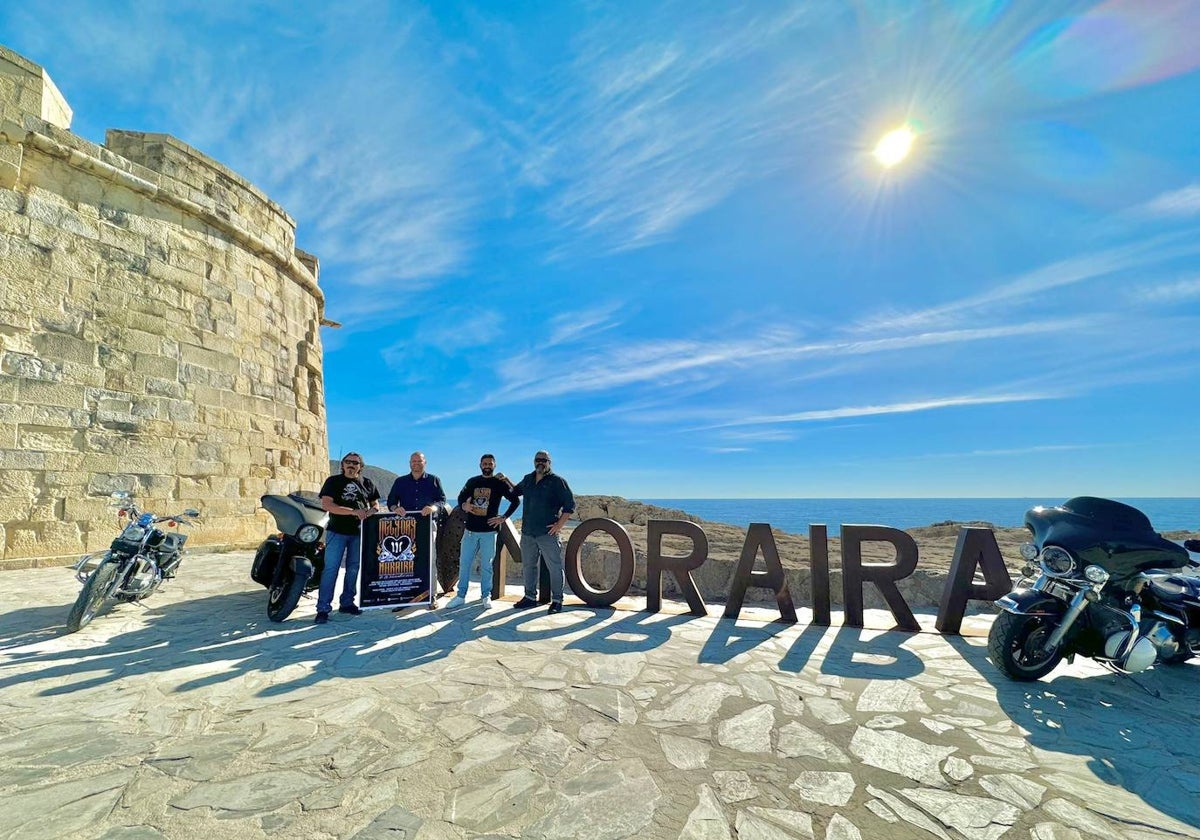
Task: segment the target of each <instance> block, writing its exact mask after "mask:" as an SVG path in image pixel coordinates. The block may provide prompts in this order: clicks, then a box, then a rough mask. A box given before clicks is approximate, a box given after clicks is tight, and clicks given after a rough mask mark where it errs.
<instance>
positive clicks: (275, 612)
mask: <svg viewBox="0 0 1200 840" xmlns="http://www.w3.org/2000/svg"><path fill="white" fill-rule="evenodd" d="M260 503H261V504H262V506H263V507H264V508H265V509H266V510H267V512H268V513H270V514H271V516H273V517H275V525H276V527H277V528H279V533H278V534H272V535H271V536H269V537H267V538H266V539H265V540H263V541H262V544H261V545H259V547H258V551H256V552H255V553H254V562H253V564H252V565H251V566H250V577H251V578H253V579H254V582H255V583H258V584H260V585H262V586H265V587H266V588H267V618H269V619H271V621H283V620H284V619H285V618H287V617H288V616H289V615H291V614H292V610H294V609H296V605H297V604H298V603H300V596H302V595H304V594H305V593H306V592H311V591H312V590H314V589H316V588H317V587H318V586H320V585H321V571H322V570H323V569H324V568H325V544H324V542H323V538H324V536H325V529H326V527H328V525H329V514H328V513H327V512H326V511H325V510H324V508H322V507H321V502H320V500H319V499H317V498H316V497H315V496H312V495H306V494H304V493H289V494H288V495H286V496H278V495H268V496H263V497H262V499H261V500H260Z"/></svg>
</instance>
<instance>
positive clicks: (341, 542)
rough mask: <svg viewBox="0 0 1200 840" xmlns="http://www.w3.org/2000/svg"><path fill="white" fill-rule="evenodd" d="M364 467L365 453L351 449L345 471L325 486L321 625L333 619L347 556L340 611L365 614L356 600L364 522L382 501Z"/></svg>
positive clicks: (319, 601)
mask: <svg viewBox="0 0 1200 840" xmlns="http://www.w3.org/2000/svg"><path fill="white" fill-rule="evenodd" d="M362 470H363V459H362V456H361V455H359V454H358V453H357V452H347V453H346V455H345V457H343V458H342V474H341V475H331V476H329V478H327V479H325V483H324V484H322V485H321V492H320V493H319V495H320V497H321V507H323V508H324V509H325V510H327V511H328V512H329V527H328V528H327V529H326V531H325V569H324V570H323V571H322V572H321V588H320V589H319V590H318V592H317V618H316V622H317V624H325V623H326V622H327V621H329V611H330V609H331V608H332V607H333V588H334V586H335V585H336V584H337V576H338V569H340V568H341V567H342V561H343V559H344V560H345V563H346V574H345V576H344V577H343V578H342V597H341V603H340V604H339V606H338V612H340V613H346V614H348V615H361V614H362V609H361V608H359V607H358V605H357V604H355V603H354V598H355V596H356V595H357V594H358V564H359V547H360V545H361V540H362V523H363V522H364V521H365V520H366V519H367V518H368V517H369V516H370V515H371V514H373V513H374V512H375V511H376V509H377V507H378V502H379V491H378V490H377V489H375V484H374V483H373V482H372V481H371V479H369V478H367V477H366V476H364V475H363V474H362Z"/></svg>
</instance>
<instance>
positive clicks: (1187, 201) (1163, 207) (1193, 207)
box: [1142, 183, 1200, 217]
mask: <svg viewBox="0 0 1200 840" xmlns="http://www.w3.org/2000/svg"><path fill="white" fill-rule="evenodd" d="M1142 210H1143V212H1145V213H1147V214H1148V215H1151V216H1159V217H1186V216H1198V215H1200V183H1196V184H1191V185H1189V186H1186V187H1183V188H1182V189H1178V190H1172V191H1170V192H1165V193H1162V194H1161V195H1158V196H1155V197H1154V198H1152V199H1151V200H1150V201H1147V202H1146V203H1145V204H1143V205H1142Z"/></svg>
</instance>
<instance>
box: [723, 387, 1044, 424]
mask: <svg viewBox="0 0 1200 840" xmlns="http://www.w3.org/2000/svg"><path fill="white" fill-rule="evenodd" d="M1061 397H1062V395H1061V394H994V395H984V396H978V395H963V396H956V397H938V398H934V399H929V400H918V401H914V402H902V403H891V404H889V405H862V406H844V407H841V408H828V409H821V410H817V411H798V412H795V413H793V414H762V415H758V416H754V417H744V418H740V419H738V420H731V421H729V422H727V423H720V424H717V425H715V426H712V427H710V428H716V429H721V428H728V427H730V426H758V425H774V424H779V423H813V422H820V421H824V420H841V419H844V418H847V417H875V416H878V415H881V414H910V413H912V412H916V411H935V410H938V409H943V408H958V407H961V406H968V405H996V404H998V403H1014V402H1031V401H1034V400H1052V399H1060V398H1061Z"/></svg>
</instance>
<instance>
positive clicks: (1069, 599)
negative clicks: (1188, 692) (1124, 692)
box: [988, 496, 1200, 681]
mask: <svg viewBox="0 0 1200 840" xmlns="http://www.w3.org/2000/svg"><path fill="white" fill-rule="evenodd" d="M1025 527H1026V528H1028V529H1029V531H1030V533H1031V534H1032V536H1033V540H1032V542H1028V543H1025V544H1024V545H1022V546H1021V556H1022V557H1023V558H1024V559H1025V561H1026V564H1027V565H1026V566H1025V568H1024V570H1023V577H1022V579H1021V580H1020V581H1018V583H1017V585H1016V588H1014V589H1013V591H1012V592H1009V593H1008V594H1007V595H1005V596H1004V597H1002V598H1000V599H999V600H998V601H996V605H997V606H998V607H1000V609H1001V613H1000V614H999V615H998V616H997V617H996V620H995V622H994V623H993V624H992V629H991V632H990V633H989V634H988V655H989V658H990V659H991V660H992V663H993V664H994V665H995V666H996V667H997V668H998V669H999V670H1000V671H1001V672H1002V673H1004V674H1005V675H1006V676H1008V677H1010V678H1011V679H1014V680H1021V681H1028V680H1036V679H1039V678H1041V677H1043V676H1045V675H1046V674H1048V673H1050V672H1051V671H1052V670H1054V668H1055V667H1056V666H1057V665H1058V663H1059V662H1060V661H1061V660H1062V659H1063V658H1064V657H1065V658H1066V659H1067V660H1068V661H1074V657H1075V656H1076V655H1080V656H1086V657H1089V658H1091V659H1093V660H1095V661H1097V662H1100V663H1102V664H1104V665H1105V666H1107V667H1109V668H1111V669H1112V670H1115V671H1118V672H1120V673H1124V674H1132V673H1137V672H1140V671H1145V670H1146V669H1147V668H1149V667H1150V666H1152V665H1154V664H1155V663H1156V662H1159V663H1162V664H1164V665H1174V664H1176V663H1179V662H1183V661H1184V660H1186V659H1189V658H1191V657H1192V656H1195V655H1198V654H1200V577H1196V576H1195V574H1194V570H1195V567H1197V566H1200V563H1198V562H1196V561H1194V560H1192V559H1191V558H1190V557H1189V554H1188V549H1191V550H1193V551H1196V550H1200V542H1197V541H1189V542H1187V543H1185V544H1184V545H1183V546H1181V545H1179V544H1178V543H1174V542H1171V541H1170V540H1167V539H1164V538H1163V537H1162V536H1161V535H1159V534H1158V533H1157V532H1156V531H1155V530H1154V529H1153V528H1152V527H1151V525H1150V520H1149V519H1148V518H1147V517H1146V515H1145V514H1144V513H1142V512H1141V511H1140V510H1138V509H1137V508H1134V507H1130V506H1129V505H1125V504H1122V503H1120V502H1114V501H1110V500H1108V499H1098V498H1094V497H1091V496H1080V497H1077V498H1073V499H1070V500H1068V501H1066V502H1064V503H1063V504H1062V505H1059V506H1058V507H1051V508H1046V507H1035V508H1032V509H1031V510H1029V511H1028V512H1027V513H1026V514H1025ZM1185 546H1186V547H1185ZM1172 570H1175V571H1172ZM1180 570H1183V571H1182V572H1181V571H1180Z"/></svg>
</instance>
